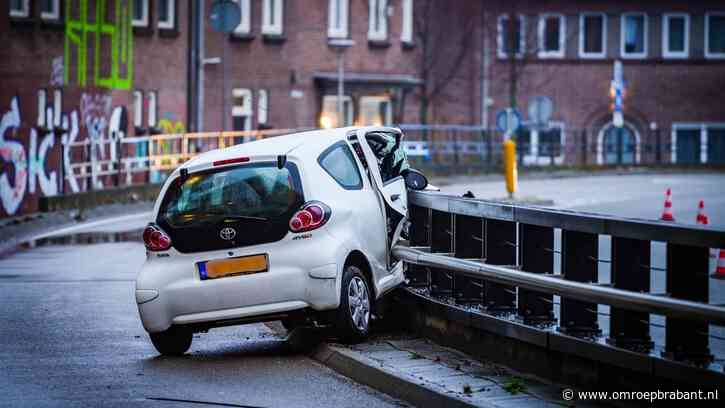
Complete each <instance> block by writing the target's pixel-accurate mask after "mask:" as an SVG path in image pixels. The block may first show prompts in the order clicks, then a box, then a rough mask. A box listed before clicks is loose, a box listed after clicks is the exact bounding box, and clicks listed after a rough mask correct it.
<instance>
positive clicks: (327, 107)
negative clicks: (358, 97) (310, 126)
mask: <svg viewBox="0 0 725 408" xmlns="http://www.w3.org/2000/svg"><path fill="white" fill-rule="evenodd" d="M342 113H343V115H342V116H343V120H344V121H345V123H342V124H339V123H338V120H337V95H325V96H324V97H323V98H322V113H321V114H320V127H321V128H324V129H330V128H335V127H342V126H350V125H352V121H353V118H354V116H355V115H354V114H355V112H354V110H353V106H352V98H350V97H349V96H343V97H342Z"/></svg>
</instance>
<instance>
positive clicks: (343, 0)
mask: <svg viewBox="0 0 725 408" xmlns="http://www.w3.org/2000/svg"><path fill="white" fill-rule="evenodd" d="M349 5H350V1H349V0H330V1H329V2H328V7H327V36H328V37H329V38H347V37H348V35H349V18H350V14H349V9H350V8H349ZM338 8H339V10H338ZM338 14H339V15H340V26H339V27H337V26H336V25H335V16H336V15H338Z"/></svg>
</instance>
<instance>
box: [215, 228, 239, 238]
mask: <svg viewBox="0 0 725 408" xmlns="http://www.w3.org/2000/svg"><path fill="white" fill-rule="evenodd" d="M219 236H220V237H221V239H223V240H226V241H229V240H232V239H234V237H236V236H237V230H235V229H234V228H231V227H226V228H223V229H222V230H221V231H219Z"/></svg>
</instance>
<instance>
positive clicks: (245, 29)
mask: <svg viewBox="0 0 725 408" xmlns="http://www.w3.org/2000/svg"><path fill="white" fill-rule="evenodd" d="M234 1H235V2H236V3H237V4H239V15H240V19H239V25H238V26H237V28H235V29H234V34H236V35H238V36H245V35H249V33H250V32H251V31H252V18H251V17H252V12H251V8H250V5H249V1H250V0H234Z"/></svg>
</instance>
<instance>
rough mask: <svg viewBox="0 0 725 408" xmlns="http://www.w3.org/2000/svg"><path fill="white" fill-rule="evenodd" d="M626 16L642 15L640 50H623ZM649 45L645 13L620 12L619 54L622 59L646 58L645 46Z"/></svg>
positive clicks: (647, 22)
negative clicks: (642, 25)
mask: <svg viewBox="0 0 725 408" xmlns="http://www.w3.org/2000/svg"><path fill="white" fill-rule="evenodd" d="M627 17H642V23H643V24H644V27H643V34H642V35H643V36H644V38H642V41H643V42H642V52H626V50H625V39H626V38H627V33H626V28H627V25H626V24H625V20H626V19H627ZM648 45H649V18H648V16H647V13H640V12H631V13H622V15H621V16H620V17H619V55H620V56H621V57H622V59H644V58H647V47H648Z"/></svg>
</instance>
